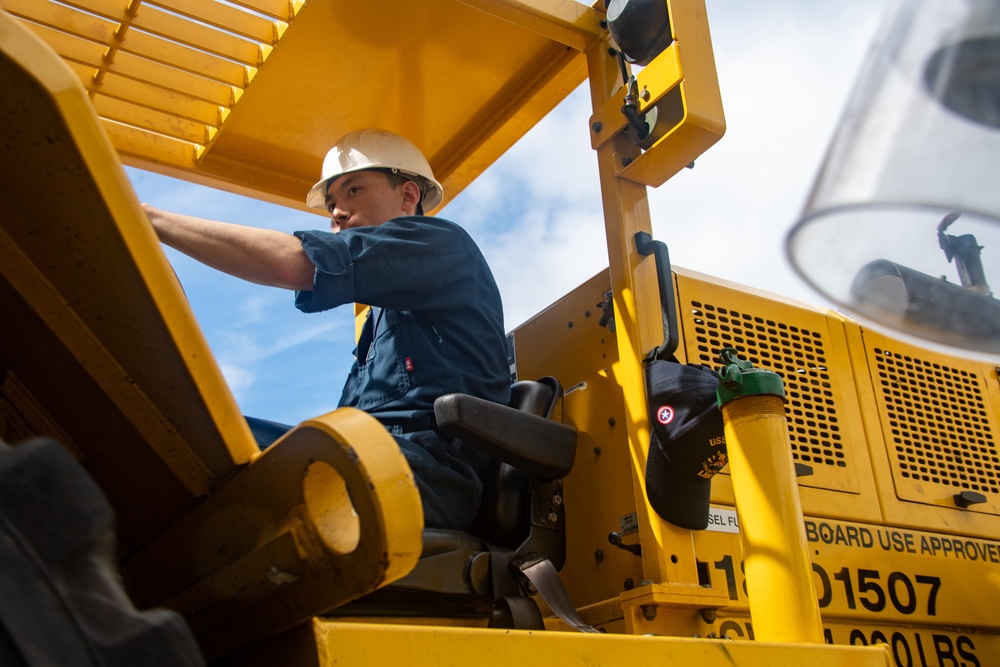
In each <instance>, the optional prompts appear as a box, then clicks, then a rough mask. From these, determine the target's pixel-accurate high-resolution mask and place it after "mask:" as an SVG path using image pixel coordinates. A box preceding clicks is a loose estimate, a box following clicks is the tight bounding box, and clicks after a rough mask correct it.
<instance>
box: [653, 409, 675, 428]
mask: <svg viewBox="0 0 1000 667" xmlns="http://www.w3.org/2000/svg"><path fill="white" fill-rule="evenodd" d="M656 420H657V421H658V422H660V423H661V424H663V425H664V426H666V425H667V424H669V423H670V422H672V421H673V420H674V409H673V408H672V407H670V406H669V405H661V406H660V409H659V410H657V411H656Z"/></svg>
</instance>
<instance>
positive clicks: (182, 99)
mask: <svg viewBox="0 0 1000 667" xmlns="http://www.w3.org/2000/svg"><path fill="white" fill-rule="evenodd" d="M67 64H68V65H69V66H70V69H72V70H73V71H74V72H76V74H77V76H79V77H80V80H81V81H83V82H85V83H86V82H87V81H88V80H90V84H91V85H90V86H89V88H90V94H91V95H92V96H94V95H104V96H107V97H110V98H114V99H116V100H118V101H120V102H124V103H126V104H135V105H137V106H140V107H145V108H146V109H150V110H152V111H153V112H154V113H156V114H162V112H160V111H158V109H160V108H162V107H163V106H169V107H170V108H171V109H172V110H173V115H174V116H176V117H177V118H180V119H183V120H188V121H192V122H194V123H196V124H199V125H202V126H204V125H214V126H218V125H219V123H220V120H221V118H220V111H219V109H220V107H219V105H217V104H210V103H208V102H205V101H203V100H199V99H197V98H194V97H191V96H190V95H185V94H184V93H179V92H176V91H173V90H165V89H163V88H158V87H155V86H150V85H148V84H146V83H143V82H142V81H137V80H136V79H129V78H126V77H123V76H118V75H117V74H108V75H106V76H103V77H101V79H100V83H99V84H97V83H94V81H93V80H92V79H94V78H96V77H95V76H94V75H95V72H96V71H98V70H95V68H94V67H91V66H89V65H81V64H80V63H77V62H73V61H67ZM140 113H142V112H141V111H140ZM202 133H203V131H202ZM202 136H203V134H202Z"/></svg>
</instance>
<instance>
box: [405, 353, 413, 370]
mask: <svg viewBox="0 0 1000 667" xmlns="http://www.w3.org/2000/svg"><path fill="white" fill-rule="evenodd" d="M412 371H413V360H412V359H410V358H409V357H407V358H406V372H407V373H410V372H412Z"/></svg>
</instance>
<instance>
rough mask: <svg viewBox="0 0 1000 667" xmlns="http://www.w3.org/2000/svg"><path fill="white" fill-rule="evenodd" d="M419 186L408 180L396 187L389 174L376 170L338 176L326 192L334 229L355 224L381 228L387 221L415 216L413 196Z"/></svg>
mask: <svg viewBox="0 0 1000 667" xmlns="http://www.w3.org/2000/svg"><path fill="white" fill-rule="evenodd" d="M409 190H416V191H417V193H418V194H417V196H418V197H419V188H417V185H416V184H415V183H407V184H404V185H401V186H399V187H396V188H393V187H392V186H391V185H389V180H388V179H387V178H386V175H385V174H383V173H380V172H376V171H356V172H353V173H350V174H346V175H344V176H341V177H340V178H338V179H336V180H335V181H334V182H333V183H331V184H330V187H329V188H328V189H327V193H326V210H327V211H329V213H330V228H331V229H333V231H335V232H339V231H340V230H342V229H353V228H355V227H378V226H379V225H381V224H382V223H383V222H386V221H388V220H391V219H393V218H398V217H399V216H402V215H411V214H412V213H413V206H412V203H411V202H410V200H412V198H413V195H412V193H409V192H408V191H409Z"/></svg>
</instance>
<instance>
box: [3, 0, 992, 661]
mask: <svg viewBox="0 0 1000 667" xmlns="http://www.w3.org/2000/svg"><path fill="white" fill-rule="evenodd" d="M0 8H2V9H3V10H4V11H3V12H0V52H2V54H0V89H2V90H3V96H4V101H3V104H2V105H0V114H2V121H3V122H2V123H0V128H2V130H0V131H2V133H3V139H2V141H0V164H2V168H3V179H2V182H0V440H2V441H3V442H4V443H6V445H4V444H0V519H2V520H0V537H2V538H3V539H2V540H0V559H2V560H0V562H2V563H3V566H2V567H3V569H2V571H0V582H2V585H0V591H3V593H2V595H0V598H2V599H0V629H2V632H0V656H2V657H4V659H5V660H6V661H8V662H10V664H25V665H35V664H199V662H200V661H202V660H205V661H207V662H210V663H213V664H220V665H294V666H296V667H306V666H307V665H317V666H319V665H335V664H336V665H348V664H363V665H371V664H399V663H412V664H459V663H462V664H468V663H475V664H482V665H509V664H511V663H513V662H521V663H525V664H537V663H542V662H546V663H549V662H558V663H560V664H581V665H582V664H611V663H631V662H637V663H651V662H654V661H656V662H678V663H694V662H698V663H699V664H703V665H706V666H707V665H763V664H767V665H770V664H788V665H798V664H809V665H830V666H833V665H852V666H854V665H899V666H911V665H912V666H918V665H919V666H921V667H945V666H948V667H950V666H954V667H966V666H972V665H976V666H979V665H995V664H1000V638H998V637H1000V622H998V621H997V620H996V619H995V618H994V617H993V613H995V609H996V600H997V599H1000V520H998V517H997V514H998V513H1000V472H998V471H1000V458H998V453H997V443H996V436H995V433H996V430H997V429H998V428H1000V425H998V420H1000V386H998V382H1000V378H998V371H997V368H996V366H995V365H994V364H993V363H990V362H989V361H988V360H987V359H985V358H984V359H975V358H970V357H968V356H954V355H951V354H948V353H945V352H941V351H940V350H938V349H937V348H931V347H925V346H923V345H920V344H915V343H913V342H912V341H911V340H910V339H906V338H899V337H895V336H892V335H889V334H886V333H884V332H883V331H882V330H881V329H876V328H871V327H868V326H866V325H862V324H860V323H858V322H856V321H853V320H852V319H850V318H848V317H845V316H843V315H841V314H839V313H836V312H833V311H830V310H826V309H821V308H812V307H808V306H805V305H802V304H800V303H794V302H791V301H788V300H785V299H782V298H778V297H774V296H771V295H768V294H764V293H761V292H758V291H755V290H751V289H747V288H742V287H740V286H738V285H733V284H731V283H726V282H724V281H720V280H716V279H713V278H712V277H710V276H706V275H701V274H696V273H694V272H690V271H686V270H684V269H682V268H680V267H672V266H671V265H670V262H669V257H668V253H667V249H666V246H665V245H663V244H662V243H661V242H659V241H657V240H655V239H653V238H652V237H651V225H650V217H649V208H648V205H647V199H646V197H647V189H648V188H651V187H652V188H655V187H658V186H660V185H661V184H663V183H664V182H665V181H667V180H668V179H669V178H671V177H672V176H673V175H675V174H676V173H678V172H679V171H680V170H682V169H683V168H684V167H685V166H687V165H688V164H690V163H691V162H692V161H693V160H694V159H695V158H697V157H698V156H699V155H701V154H702V153H703V152H705V151H706V150H708V149H709V148H710V147H711V146H712V145H713V144H714V143H715V142H717V141H718V140H719V139H720V138H721V137H722V135H723V133H724V131H725V120H724V115H723V109H722V103H721V99H722V97H721V94H720V90H719V86H718V81H717V77H716V69H715V62H714V57H713V53H712V43H711V38H710V34H709V26H708V23H707V16H706V10H705V4H704V0H661V1H660V2H652V1H650V2H641V1H639V0H626V1H624V2H622V1H620V0H612V1H611V2H609V3H607V6H605V3H604V2H601V3H599V4H597V5H595V6H592V7H588V6H586V5H582V4H579V3H577V2H575V1H574V0H535V1H526V0H426V1H425V2H421V3H400V2H396V1H394V0H372V1H369V2H363V3H360V2H345V1H343V0H239V1H233V2H222V1H218V2H208V1H203V0H162V1H157V2H155V3H154V2H146V1H145V0H73V1H69V0H0ZM344 54H349V62H350V66H344V65H343V63H344V62H345V55H344ZM404 63H407V64H408V65H409V66H411V67H412V68H413V69H414V70H415V72H414V74H413V75H412V76H409V77H402V76H401V75H400V73H401V71H402V65H403V64H404ZM584 81H587V82H588V83H589V87H590V92H591V100H592V106H593V115H592V116H591V118H590V141H591V145H592V148H593V149H594V150H595V151H596V153H597V158H598V165H599V170H600V182H601V189H602V196H603V204H604V219H605V228H606V234H607V237H606V241H607V246H608V268H607V270H606V271H602V272H600V273H599V274H598V275H596V276H594V277H593V278H591V279H590V280H588V281H586V282H585V283H584V284H583V285H580V286H579V287H578V288H576V289H574V290H573V291H571V292H570V293H569V294H567V295H566V296H564V297H563V298H561V299H560V300H559V301H558V302H557V303H555V304H553V305H552V306H551V307H549V308H547V309H545V310H544V311H542V312H540V313H538V314H537V315H536V316H534V317H533V318H531V319H530V320H528V321H527V322H525V323H524V324H523V325H521V326H519V327H517V328H516V329H515V330H514V331H512V332H511V333H510V335H509V344H510V349H511V356H512V365H513V367H514V368H516V380H517V383H516V384H515V387H516V388H517V391H515V396H517V397H519V399H520V400H521V402H520V403H519V404H518V405H516V406H493V405H486V406H483V405H478V404H475V403H469V402H467V401H464V400H463V399H462V397H456V398H454V399H453V400H452V401H451V402H450V404H449V405H450V408H451V410H452V417H451V422H452V423H453V424H454V427H455V428H456V429H460V431H459V432H461V433H462V434H463V437H465V438H467V439H468V440H469V441H470V442H473V441H474V442H482V443H483V444H482V446H484V447H487V448H488V449H489V451H490V452H491V453H492V454H493V455H494V456H496V457H498V458H499V459H500V460H502V461H503V466H505V468H504V471H505V475H506V477H503V476H501V477H503V479H507V480H515V482H516V483H507V484H505V483H502V480H501V481H498V482H497V484H495V485H494V486H493V487H491V488H488V489H487V499H488V500H487V502H485V503H484V508H483V509H482V510H481V515H491V517H492V518H491V521H487V522H485V523H484V524H481V525H487V526H490V528H489V530H488V534H476V535H472V534H468V535H467V534H457V535H456V534H444V535H442V534H441V531H425V530H424V526H423V521H422V514H421V509H420V502H419V497H418V495H417V491H416V487H415V486H414V484H413V481H412V477H411V475H410V472H409V469H408V468H407V466H406V463H405V460H404V459H403V458H402V455H401V454H400V453H399V451H398V449H397V447H396V445H395V441H394V440H393V439H392V438H391V436H389V435H388V434H387V432H386V431H385V429H384V428H383V427H382V426H381V425H380V424H379V423H378V422H376V421H375V420H374V419H373V418H371V417H369V416H368V415H366V414H364V413H363V412H359V411H356V410H351V409H348V408H345V409H340V410H336V411H334V412H330V413H328V414H325V415H318V416H316V417H315V418H313V419H309V420H307V421H305V422H303V423H302V424H299V425H298V426H296V427H295V428H294V429H293V430H292V431H291V432H289V433H288V434H287V435H286V436H285V437H284V438H282V439H281V440H280V441H278V442H277V443H276V444H275V445H273V446H272V447H270V448H269V449H267V450H266V451H264V452H263V453H261V452H260V451H259V450H258V449H257V447H256V445H255V443H254V439H253V437H252V435H251V432H250V429H249V427H248V426H247V423H246V421H245V419H244V418H243V416H242V415H241V414H240V411H239V409H238V408H237V405H236V402H235V400H234V398H233V395H232V393H231V391H230V390H229V388H228V387H227V385H226V382H225V380H224V379H223V376H222V373H221V372H220V370H219V367H218V365H217V363H216V362H215V360H214V358H213V356H212V354H211V352H210V351H209V349H208V347H207V345H206V342H205V340H204V338H203V335H202V333H201V331H200V330H199V327H198V324H197V322H196V321H195V319H194V317H193V315H192V312H191V310H190V307H189V305H188V303H187V301H186V299H185V296H184V294H183V292H182V290H181V287H180V285H179V284H178V282H177V280H176V278H175V276H174V274H173V272H172V270H171V268H170V265H169V263H168V261H167V259H166V257H165V256H164V254H163V252H162V250H161V248H160V245H159V243H158V242H157V239H156V236H155V234H154V232H153V230H152V228H151V226H150V225H149V223H148V221H147V220H146V218H145V215H144V213H143V211H142V209H141V207H140V205H139V202H138V200H137V198H136V195H135V193H134V192H133V191H132V189H131V186H130V184H129V181H128V179H127V177H126V175H125V173H124V170H123V168H122V164H126V165H131V166H136V167H140V168H142V169H147V170H150V171H154V172H157V173H161V174H165V175H169V176H174V177H177V178H181V179H185V180H188V181H191V182H195V183H199V184H203V185H208V186H212V187H216V188H220V189H224V190H227V191H231V192H236V193H241V194H245V195H249V196H252V197H255V198H258V199H261V200H266V201H269V202H274V203H278V204H282V205H285V206H289V207H294V208H298V209H303V208H304V195H305V193H306V192H307V191H308V190H309V188H310V186H311V185H312V184H313V182H315V180H316V174H317V173H319V171H320V165H321V163H322V159H323V154H324V153H325V151H326V150H327V148H328V147H329V146H330V145H331V144H332V143H333V142H334V141H335V140H336V139H337V138H338V137H339V136H341V135H343V134H344V133H346V132H347V131H350V130H352V129H356V128H359V127H372V126H378V127H384V128H386V129H389V130H393V131H396V132H399V133H400V134H403V135H405V136H407V137H409V138H411V139H412V140H413V141H414V142H415V143H417V144H418V145H419V146H420V148H421V149H422V150H423V152H424V153H425V154H426V155H427V156H428V158H429V160H430V162H431V165H432V167H433V170H434V173H435V174H436V175H437V177H438V179H439V180H440V181H441V182H442V184H443V185H444V190H445V193H446V196H447V197H450V198H453V197H454V196H456V195H457V194H458V193H460V192H461V191H462V190H463V189H464V188H465V187H466V186H467V185H469V184H470V183H471V182H472V181H473V180H474V179H475V178H476V177H477V176H478V175H479V174H481V173H482V172H483V171H484V170H485V169H486V168H487V167H488V166H489V165H490V164H492V163H493V162H494V161H495V160H496V159H497V158H498V157H499V156H500V155H501V154H502V153H503V152H504V151H506V150H507V149H508V148H509V147H510V146H512V145H513V144H514V143H516V142H517V141H518V140H519V139H520V138H521V137H522V136H523V135H524V134H525V133H526V132H527V131H528V130H529V129H530V128H531V127H532V126H533V125H534V124H535V123H536V122H538V121H539V120H540V119H541V118H543V117H544V116H545V115H546V113H548V112H549V111H550V110H551V109H552V108H553V107H554V106H555V105H556V104H557V103H559V102H560V101H561V100H562V99H564V98H565V97H566V96H567V95H568V94H569V93H570V92H571V91H573V90H574V89H575V88H576V87H577V86H579V85H580V84H581V83H582V82H584ZM456 82H461V85H460V86H457V85H456ZM348 90H349V91H351V96H352V98H353V99H356V100H363V101H364V103H359V104H351V105H343V104H339V103H338V102H339V99H340V97H341V96H342V95H343V91H348ZM317 110H324V113H317ZM941 233H942V234H944V233H945V230H944V228H943V229H942V232H941ZM876 268H878V267H876ZM883 268H884V267H883ZM873 270H874V269H873ZM885 275H886V274H885V273H884V272H883V273H882V274H879V276H877V277H885ZM889 277H890V278H891V277H892V276H889ZM880 284H884V281H882V283H880ZM953 287H954V286H953ZM983 298H991V297H989V296H984V297H983ZM361 309H362V306H361V305H359V307H358V311H359V312H360V311H361ZM977 335H978V334H977ZM986 335H987V337H989V333H987V334H986ZM656 363H663V364H673V365H674V366H675V367H679V368H685V369H691V368H695V367H696V366H704V367H708V368H709V369H711V372H710V373H709V375H710V376H711V377H712V378H713V382H712V384H711V387H712V389H711V397H712V401H711V403H712V411H715V413H717V414H716V417H717V418H721V424H722V425H723V428H724V438H722V437H718V438H715V439H713V440H712V441H710V442H708V443H707V447H708V449H707V451H708V454H707V455H705V456H704V457H702V456H701V454H699V453H696V454H695V455H693V456H694V458H693V459H692V455H689V453H688V452H686V451H685V452H681V451H674V450H670V449H669V448H664V442H663V441H662V440H661V439H659V437H658V433H659V431H658V430H657V429H658V427H657V422H659V423H661V424H664V423H668V422H669V421H670V420H671V419H672V418H673V415H674V410H675V409H679V405H675V404H660V403H659V402H656V401H653V400H651V399H650V395H651V394H650V392H649V391H648V390H649V389H650V387H649V385H650V384H652V383H651V382H649V381H647V378H646V374H647V372H648V370H649V368H651V367H652V365H653V364H656ZM700 372H701V371H700ZM704 372H708V371H704ZM652 395H654V396H657V394H655V393H654V394H652ZM678 400H679V401H683V397H681V398H680V399H678ZM461 429H464V430H461ZM505 434H508V435H509V434H513V435H512V436H510V437H506V436H505ZM727 461H728V462H729V465H728V466H727V465H725V464H726V462H727ZM498 479H500V477H498ZM664 480H667V482H669V484H666V486H664V485H663V484H665V482H664ZM490 494H492V495H490ZM112 514H113V516H114V517H115V519H112V518H111V517H112ZM692 517H693V518H692ZM112 530H113V531H114V532H113V533H112V532H111V531H112ZM119 571H120V575H119ZM119 577H120V578H119ZM182 617H183V619H184V622H181V621H180V619H181V618H182ZM18 661H19V662H18Z"/></svg>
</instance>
